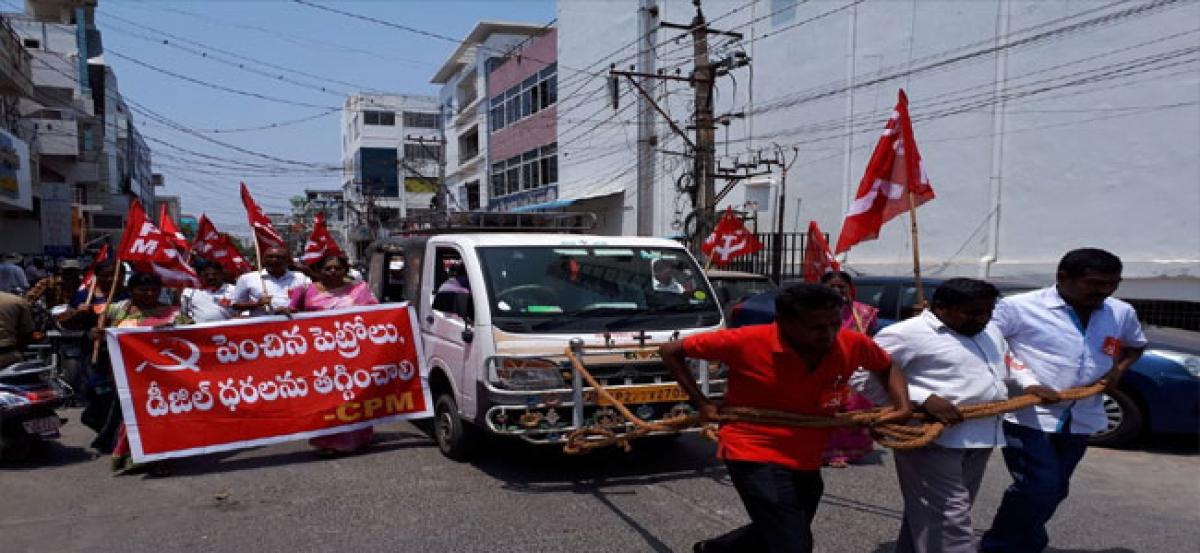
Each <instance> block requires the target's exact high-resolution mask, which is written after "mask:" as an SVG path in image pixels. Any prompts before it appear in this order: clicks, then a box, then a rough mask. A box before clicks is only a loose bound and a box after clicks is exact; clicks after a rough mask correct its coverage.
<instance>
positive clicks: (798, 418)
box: [563, 350, 1105, 455]
mask: <svg viewBox="0 0 1200 553" xmlns="http://www.w3.org/2000/svg"><path fill="white" fill-rule="evenodd" d="M567 359H569V360H570V361H571V365H572V366H573V367H574V369H575V370H576V371H578V372H579V374H580V376H582V377H583V379H584V380H585V381H586V382H587V384H588V385H589V386H591V387H592V389H594V390H595V391H596V396H597V397H598V398H599V399H601V400H603V401H604V402H606V403H608V404H610V405H612V406H613V408H615V409H616V410H617V412H618V413H620V414H621V416H622V417H624V418H625V420H626V421H627V422H628V424H629V425H631V426H632V427H633V428H632V429H630V430H629V431H627V432H625V433H624V434H617V432H616V431H615V430H612V429H611V428H607V427H601V426H588V427H584V428H579V429H576V430H574V431H572V432H571V433H569V434H567V437H566V444H565V445H564V446H563V451H564V452H566V453H568V454H571V455H578V454H583V453H588V452H590V451H592V450H594V449H600V448H604V447H609V446H612V445H616V446H619V447H621V448H622V449H624V450H625V451H626V452H629V451H630V450H631V449H632V446H631V445H630V442H631V441H632V440H635V439H637V438H641V437H643V436H646V435H649V434H652V433H655V432H659V433H663V432H679V431H681V430H686V429H689V428H694V427H697V426H700V427H702V430H701V432H702V434H703V435H704V436H705V437H707V438H709V439H711V440H713V441H716V440H717V426H716V425H714V424H711V423H708V422H706V421H703V420H701V418H700V415H699V414H691V415H682V416H678V417H674V418H670V419H663V420H660V421H645V420H642V419H641V418H639V417H638V416H636V415H634V414H633V412H631V411H630V410H629V408H628V407H626V406H625V404H624V403H623V402H621V401H620V400H618V399H617V398H615V397H613V395H612V394H610V393H609V392H608V390H606V389H605V388H604V386H601V385H600V383H599V382H597V381H596V379H595V378H594V377H592V374H591V373H589V372H588V370H587V369H586V368H585V367H584V366H583V362H581V361H580V360H579V357H578V356H576V355H575V352H573V351H571V350H567ZM1104 387H1105V382H1104V381H1100V382H1096V383H1095V384H1092V385H1090V386H1082V387H1079V388H1071V389H1068V390H1063V391H1061V392H1059V393H1058V394H1059V396H1060V398H1061V400H1060V401H1075V400H1079V399H1084V398H1087V397H1091V396H1094V395H1096V394H1099V393H1101V392H1103V391H1104ZM1043 403H1047V402H1046V401H1044V400H1042V399H1041V398H1039V397H1037V396H1034V395H1032V394H1024V395H1020V396H1017V397H1013V398H1010V399H1006V400H1003V401H991V402H987V403H979V404H975V405H965V406H960V407H959V408H958V410H959V412H961V413H962V416H963V419H964V420H969V419H979V418H986V417H995V416H998V415H1002V414H1004V413H1010V412H1013V411H1017V410H1019V409H1024V408H1026V407H1030V406H1033V405H1041V404H1043ZM890 411H891V409H890V408H888V407H879V408H874V409H865V410H861V411H848V412H845V413H838V414H836V415H833V416H821V415H803V414H799V413H791V412H788V411H774V410H770V409H756V408H752V407H732V406H728V407H722V408H721V409H720V411H719V415H718V419H717V421H716V422H718V423H731V422H749V423H755V424H773V425H779V426H792V427H801V428H839V427H843V428H844V427H866V428H869V429H870V430H871V435H872V437H874V438H875V440H876V441H877V442H879V444H880V445H882V446H884V447H887V448H891V449H901V450H903V449H917V448H921V447H925V446H927V445H929V444H931V443H933V442H934V441H935V440H937V439H938V437H939V436H941V434H942V431H943V430H944V429H945V425H943V424H942V423H940V422H937V421H933V420H930V419H929V416H928V415H926V414H924V413H914V414H913V416H912V418H911V419H909V420H908V422H907V423H905V424H877V423H878V421H879V419H880V418H881V417H882V416H884V415H885V414H887V413H889V412H890Z"/></svg>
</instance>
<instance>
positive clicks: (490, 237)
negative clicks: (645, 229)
mask: <svg viewBox="0 0 1200 553" xmlns="http://www.w3.org/2000/svg"><path fill="white" fill-rule="evenodd" d="M429 238H430V239H436V240H448V241H453V242H457V243H459V244H463V245H470V246H618V247H621V246H624V247H653V248H683V245H682V244H680V243H679V242H676V241H675V240H668V239H666V238H651V237H646V236H600V235H594V234H555V233H467V234H434V235H431V236H430V237H429Z"/></svg>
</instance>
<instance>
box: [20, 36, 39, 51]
mask: <svg viewBox="0 0 1200 553" xmlns="http://www.w3.org/2000/svg"><path fill="white" fill-rule="evenodd" d="M21 43H22V44H24V45H25V47H26V48H33V49H35V50H36V49H38V48H41V47H42V41H40V40H38V39H36V38H27V39H25V40H23V41H21Z"/></svg>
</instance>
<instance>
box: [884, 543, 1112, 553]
mask: <svg viewBox="0 0 1200 553" xmlns="http://www.w3.org/2000/svg"><path fill="white" fill-rule="evenodd" d="M895 550H896V542H894V541H890V542H887V543H881V544H879V547H876V548H875V550H874V551H872V552H871V553H892V552H893V551H895ZM1045 553H1135V552H1134V551H1133V550H1132V549H1126V548H1124V547H1110V548H1106V549H1055V548H1053V547H1051V548H1048V549H1046V552H1045Z"/></svg>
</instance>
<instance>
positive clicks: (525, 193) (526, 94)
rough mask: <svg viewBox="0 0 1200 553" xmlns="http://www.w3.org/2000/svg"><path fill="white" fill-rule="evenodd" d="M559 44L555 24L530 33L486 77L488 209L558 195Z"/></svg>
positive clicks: (472, 201)
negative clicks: (528, 37)
mask: <svg viewBox="0 0 1200 553" xmlns="http://www.w3.org/2000/svg"><path fill="white" fill-rule="evenodd" d="M557 46H558V30H557V29H549V30H547V31H546V32H545V33H544V34H541V35H538V36H535V37H531V38H530V39H529V40H527V41H525V42H524V44H523V45H522V46H521V48H519V49H517V50H515V51H514V52H513V53H512V54H511V55H510V56H509V58H508V59H507V60H505V61H503V62H502V63H500V64H499V65H498V66H496V67H495V68H494V69H493V70H492V71H491V73H490V74H489V75H488V77H487V79H486V80H487V96H488V101H487V104H488V118H487V130H488V140H487V150H488V181H487V182H488V188H487V198H488V201H487V208H488V209H489V210H492V211H509V210H512V209H514V208H516V209H521V208H525V209H532V208H534V207H536V206H538V205H543V204H546V203H547V202H552V201H554V200H557V199H558V150H557V141H558V133H557V128H558V117H557V108H558V65H557V64H556V63H555V62H554V60H555V59H556V58H557ZM465 193H466V198H465V200H463V199H460V204H461V203H465V204H467V206H468V207H470V205H472V204H474V205H476V206H479V205H480V202H479V199H478V198H477V197H472V190H471V189H470V188H466V190H465ZM476 194H477V193H476Z"/></svg>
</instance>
